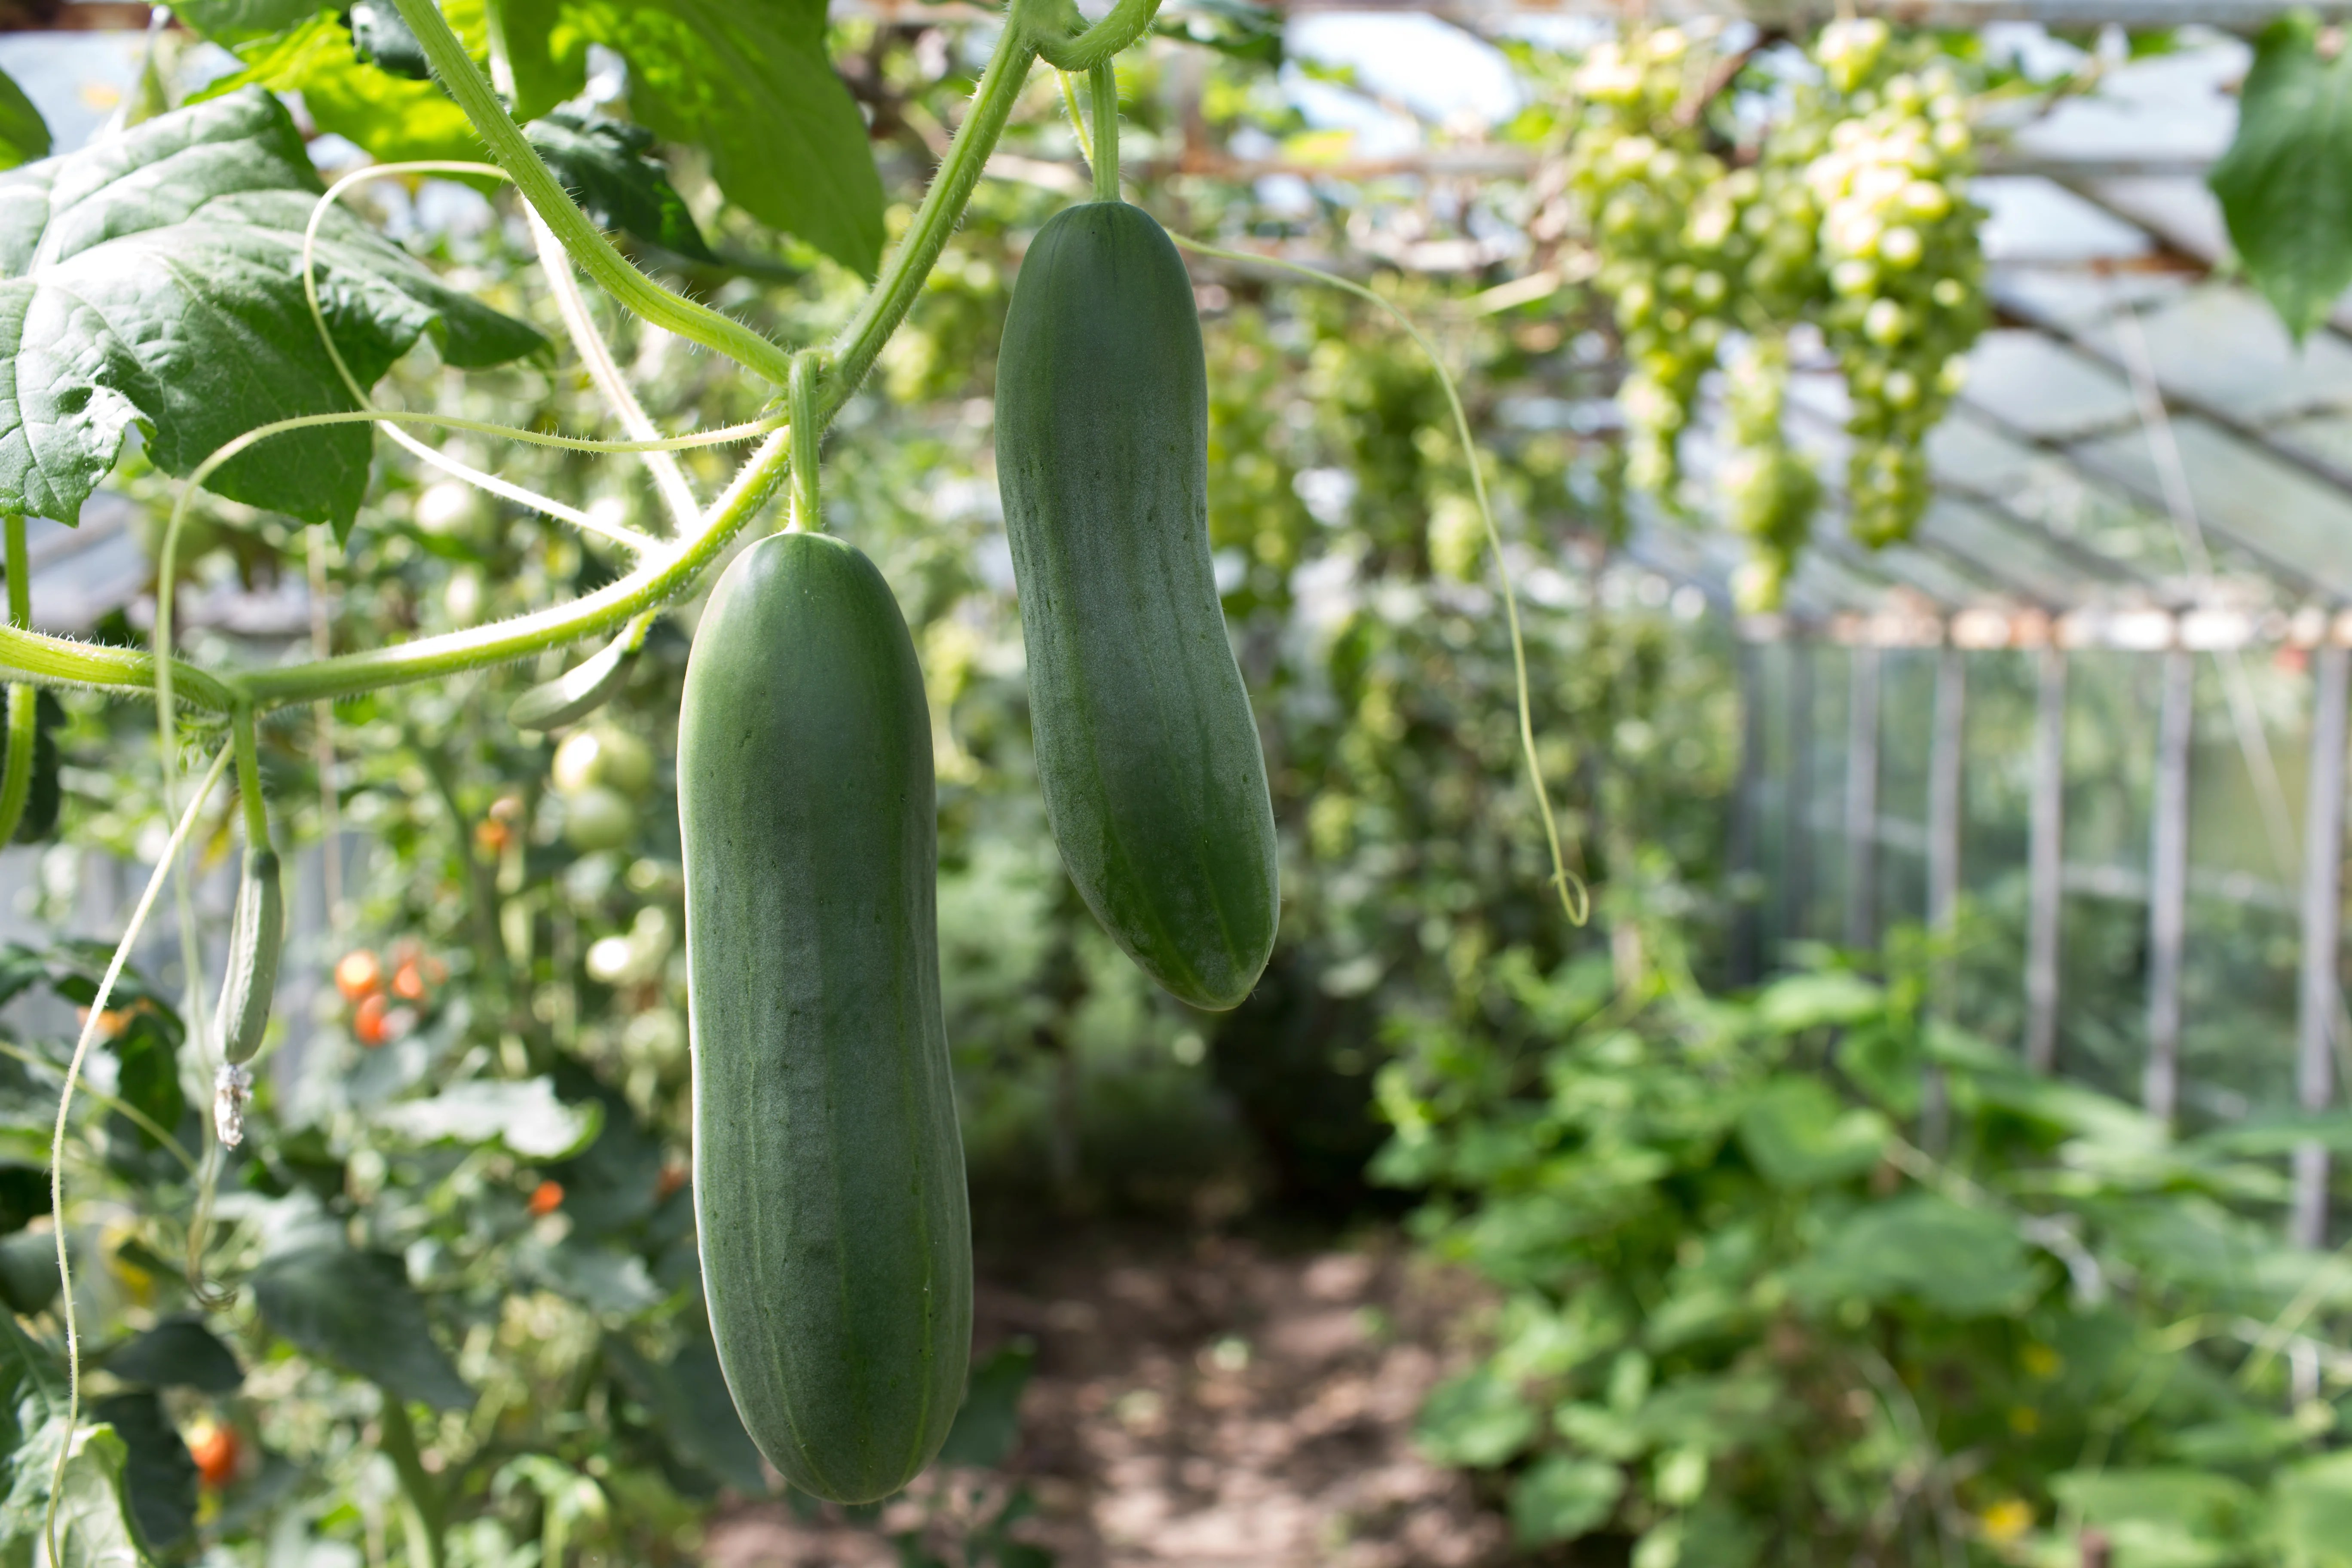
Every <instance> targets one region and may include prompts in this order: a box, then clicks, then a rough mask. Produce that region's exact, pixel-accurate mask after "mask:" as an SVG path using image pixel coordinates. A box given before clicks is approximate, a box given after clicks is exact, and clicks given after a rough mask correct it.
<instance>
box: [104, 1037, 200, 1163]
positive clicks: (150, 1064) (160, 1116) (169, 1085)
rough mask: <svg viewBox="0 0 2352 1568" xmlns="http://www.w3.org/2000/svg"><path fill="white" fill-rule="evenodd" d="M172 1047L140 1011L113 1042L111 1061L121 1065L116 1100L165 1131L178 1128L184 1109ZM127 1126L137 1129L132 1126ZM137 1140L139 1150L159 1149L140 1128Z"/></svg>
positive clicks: (170, 1040)
mask: <svg viewBox="0 0 2352 1568" xmlns="http://www.w3.org/2000/svg"><path fill="white" fill-rule="evenodd" d="M173 1044H174V1041H173V1036H172V1034H171V1032H170V1031H169V1030H167V1029H165V1028H164V1027H163V1025H162V1024H161V1023H160V1022H159V1021H158V1020H157V1019H156V1017H155V1015H153V1014H152V1013H149V1012H145V1011H143V1010H142V1011H141V1012H137V1013H133V1014H131V1022H130V1024H129V1025H128V1026H126V1027H125V1028H124V1029H123V1031H122V1033H121V1035H120V1036H118V1037H116V1038H115V1041H114V1059H115V1060H116V1061H118V1062H120V1063H121V1077H120V1078H119V1079H118V1080H117V1082H116V1084H115V1089H116V1091H117V1094H118V1096H119V1097H120V1098H121V1100H122V1101H123V1103H125V1104H126V1105H129V1106H131V1107H132V1108H134V1109H135V1110H142V1111H144V1112H145V1113H146V1115H147V1117H148V1119H149V1120H151V1121H153V1122H154V1123H155V1125H157V1126H158V1127H161V1128H163V1129H164V1130H166V1131H169V1130H171V1129H172V1128H174V1127H177V1126H179V1124H180V1118H181V1117H182V1116H184V1115H185V1114H186V1113H187V1109H188V1097H187V1093H186V1091H185V1090H184V1089H181V1087H180V1058H179V1055H178V1053H177V1052H176V1051H174V1050H173ZM124 1120H125V1121H128V1120H129V1119H128V1118H125V1119H124ZM131 1125H132V1126H133V1127H138V1124H137V1123H136V1122H132V1123H131ZM138 1137H139V1142H140V1144H141V1146H142V1147H144V1148H148V1149H159V1148H161V1147H163V1143H162V1141H161V1140H159V1139H158V1138H157V1137H156V1136H155V1135H154V1134H153V1133H152V1132H150V1131H147V1129H145V1128H144V1127H138Z"/></svg>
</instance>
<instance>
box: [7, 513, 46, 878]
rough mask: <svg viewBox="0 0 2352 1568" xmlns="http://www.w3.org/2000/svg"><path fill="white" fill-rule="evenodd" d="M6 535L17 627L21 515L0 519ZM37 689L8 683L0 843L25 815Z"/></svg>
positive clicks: (25, 613)
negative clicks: (6, 742) (6, 734)
mask: <svg viewBox="0 0 2352 1568" xmlns="http://www.w3.org/2000/svg"><path fill="white" fill-rule="evenodd" d="M0 522H4V523H5V533H6V536H7V543H6V549H7V563H8V624H9V625H10V626H16V627H19V628H23V627H28V626H31V625H32V624H33V567H32V563H31V561H30V559H29V557H28V556H27V555H26V550H25V518H24V514H23V513H22V512H10V513H9V514H8V515H7V517H6V518H5V520H0ZM39 704H40V693H39V691H38V690H37V689H35V688H34V687H32V686H29V685H26V683H24V682H23V681H18V682H16V683H15V684H13V685H11V686H10V687H9V688H8V759H7V763H6V764H5V767H0V844H6V843H7V842H8V841H9V840H11V839H13V838H15V837H16V825H17V824H18V823H20V822H22V821H23V820H24V819H25V803H26V801H27V800H30V799H31V798H32V795H33V746H34V743H35V742H37V740H38V739H39V731H40V725H39V716H40V706H39Z"/></svg>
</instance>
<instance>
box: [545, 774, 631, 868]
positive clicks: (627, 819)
mask: <svg viewBox="0 0 2352 1568" xmlns="http://www.w3.org/2000/svg"><path fill="white" fill-rule="evenodd" d="M636 834H637V809H636V807H635V806H634V805H630V804H629V801H628V797H627V796H625V795H622V794H621V793H620V792H619V791H617V790H612V789H607V788H605V787H604V785H603V784H586V785H583V786H582V787H581V788H579V789H576V790H572V791H569V792H567V793H566V794H565V795H564V799H563V837H565V838H566V839H567V840H569V841H570V842H571V845H572V847H573V848H574V849H578V850H581V851H583V853H585V852H593V851H595V850H598V849H618V848H620V847H622V846H623V845H625V844H626V843H628V842H629V841H630V840H631V839H633V838H635V837H636Z"/></svg>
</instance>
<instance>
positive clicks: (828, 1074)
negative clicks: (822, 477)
mask: <svg viewBox="0 0 2352 1568" xmlns="http://www.w3.org/2000/svg"><path fill="white" fill-rule="evenodd" d="M677 779H678V791H677V797H678V826H679V830H680V833H681V834H682V836H683V837H684V840H685V851H686V955H687V970H688V1016H689V1026H690V1029H691V1039H692V1045H693V1053H694V1134H695V1136H694V1198H695V1214H696V1220H697V1226H698V1232H699V1239H700V1242H701V1247H702V1279H703V1290H704V1295H705V1296H706V1298H707V1299H708V1303H709V1310H710V1329H711V1334H712V1337H713V1339H714V1340H715V1342H717V1345H718V1349H719V1366H720V1368H721V1370H722V1371H723V1372H724V1373H725V1374H726V1378H727V1387H728V1390H729V1392H730V1393H731V1394H733V1395H734V1398H735V1408H736V1409H737V1411H738V1412H740V1414H741V1415H742V1417H743V1426H744V1428H745V1430H747V1431H748V1432H750V1433H751V1436H752V1438H753V1440H754V1441H756V1442H757V1443H758V1444H759V1446H760V1448H761V1451H762V1452H763V1453H765V1454H766V1455H767V1456H768V1458H769V1459H770V1460H772V1462H773V1463H774V1465H775V1467H776V1468H778V1469H779V1470H781V1471H782V1472H783V1474H784V1477H785V1479H788V1480H790V1481H791V1482H792V1483H793V1485H794V1486H796V1487H799V1488H800V1489H802V1490H803V1491H807V1492H813V1493H814V1494H816V1495H817V1496H819V1497H824V1498H831V1499H834V1500H836V1501H841V1502H871V1501H874V1500H877V1499H880V1498H885V1497H888V1496H889V1495H890V1494H891V1493H893V1492H895V1491H897V1490H898V1489H899V1488H901V1487H903V1486H905V1485H906V1484H907V1482H908V1480H910V1479H913V1477H914V1476H915V1474H916V1473H917V1472H918V1471H919V1470H920V1469H922V1468H923V1467H924V1466H925V1465H927V1464H929V1462H930V1460H931V1458H932V1456H933V1455H935V1454H937V1453H938V1452H939V1450H940V1443H942V1442H943V1441H945V1440H946V1437H947V1435H948V1428H949V1426H950V1424H951V1423H952V1422H953V1421H954V1419H955V1413H956V1403H957V1401H958V1399H959V1398H960V1397H961V1394H962V1393H963V1379H964V1366H965V1362H966V1358H967V1356H968V1355H969V1353H970V1351H971V1231H970V1220H969V1217H968V1215H967V1211H966V1207H965V1199H964V1174H963V1145H962V1143H961V1140H960V1138H959V1136H958V1134H957V1131H956V1110H955V1086H954V1083H953V1081H952V1080H951V1079H950V1073H949V1068H948V1048H947V1037H946V1034H945V1032H944V1029H943V1027H942V1024H941V1020H940V955H939V918H938V912H937V902H936V900H937V892H936V888H935V883H934V879H935V877H936V874H937V856H938V841H937V837H936V826H935V823H934V816H933V811H934V796H933V785H932V776H931V727H930V714H929V709H928V708H927V707H926V706H925V703H924V698H923V677H922V671H921V670H920V669H919V668H917V666H916V663H915V647H914V643H913V642H912V640H910V639H909V637H908V635H907V624H906V622H905V621H904V620H902V619H901V618H900V617H899V614H898V602H897V600H895V599H894V598H892V597H891V595H890V587H889V584H887V583H885V582H884V581H883V580H882V574H881V573H879V572H877V571H876V570H875V569H874V563H872V562H870V561H868V560H867V559H866V557H865V556H864V555H862V554H860V553H859V552H857V551H856V550H854V549H852V548H851V547H850V546H848V545H846V544H844V543H842V542H840V541H838V540H834V539H827V538H825V537H824V536H822V535H818V534H809V533H783V534H777V535H775V536H773V537H772V538H769V539H764V540H761V542H759V543H757V544H754V545H753V546H751V548H750V549H749V550H746V551H745V552H743V553H742V554H741V555H740V556H738V557H737V558H736V560H735V563H734V564H733V565H731V566H730V567H728V569H727V572H726V574H725V575H723V576H722V577H720V579H719V586H718V588H717V589H716V590H714V591H713V592H712V594H711V595H710V604H709V608H708V609H707V610H705V611H704V613H703V617H702V624H701V625H700V626H698V628H697V629H696V632H695V638H694V653H693V656H692V658H689V659H688V663H687V667H686V692H685V698H684V700H683V702H682V703H681V705H680V708H679V711H678V733H677Z"/></svg>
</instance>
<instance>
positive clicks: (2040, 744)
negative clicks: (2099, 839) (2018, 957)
mask: <svg viewBox="0 0 2352 1568" xmlns="http://www.w3.org/2000/svg"><path fill="white" fill-rule="evenodd" d="M2041 666H2042V668H2041V671H2040V675H2041V679H2040V681H2039V683H2038V685H2037V687H2036V689H2035V692H2034V701H2033V790H2032V801H2031V804H2030V805H2029V807H2028V819H2027V820H2028V826H2027V829H2026V832H2027V838H2026V852H2025V860H2026V870H2025V883H2026V894H2025V903H2026V923H2025V1060H2026V1063H2027V1065H2028V1066H2030V1067H2032V1068H2033V1069H2034V1071H2036V1072H2048V1071H2050V1070H2051V1069H2052V1068H2054V1067H2056V1066H2057V1064H2058V941H2059V938H2058V933H2059V929H2060V926H2061V923H2062V917H2063V911H2064V909H2065V873H2066V842H2065V838H2066V650H2065V649H2063V648H2057V647H2045V648H2043V649H2042V656H2041Z"/></svg>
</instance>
